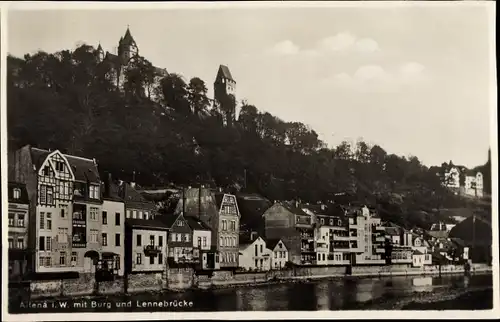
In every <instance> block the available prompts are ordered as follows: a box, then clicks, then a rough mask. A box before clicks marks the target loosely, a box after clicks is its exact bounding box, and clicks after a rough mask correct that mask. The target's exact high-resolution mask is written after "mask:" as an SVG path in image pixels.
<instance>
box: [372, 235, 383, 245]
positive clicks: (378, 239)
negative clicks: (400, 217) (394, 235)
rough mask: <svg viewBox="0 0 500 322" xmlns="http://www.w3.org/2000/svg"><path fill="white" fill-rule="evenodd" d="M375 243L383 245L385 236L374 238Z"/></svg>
mask: <svg viewBox="0 0 500 322" xmlns="http://www.w3.org/2000/svg"><path fill="white" fill-rule="evenodd" d="M373 241H376V242H381V243H383V242H384V241H385V237H384V236H380V237H375V238H373Z"/></svg>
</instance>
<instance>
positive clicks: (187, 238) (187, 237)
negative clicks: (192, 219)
mask: <svg viewBox="0 0 500 322" xmlns="http://www.w3.org/2000/svg"><path fill="white" fill-rule="evenodd" d="M190 240H191V238H190V237H189V234H184V241H185V242H189V241H190Z"/></svg>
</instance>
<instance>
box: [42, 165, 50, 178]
mask: <svg viewBox="0 0 500 322" xmlns="http://www.w3.org/2000/svg"><path fill="white" fill-rule="evenodd" d="M42 174H43V175H44V176H51V175H52V170H51V169H50V166H48V165H46V166H45V167H44V168H43V171H42Z"/></svg>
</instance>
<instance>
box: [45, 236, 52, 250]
mask: <svg viewBox="0 0 500 322" xmlns="http://www.w3.org/2000/svg"><path fill="white" fill-rule="evenodd" d="M51 242H52V240H51V239H50V237H46V238H45V250H46V251H50V250H52V245H51Z"/></svg>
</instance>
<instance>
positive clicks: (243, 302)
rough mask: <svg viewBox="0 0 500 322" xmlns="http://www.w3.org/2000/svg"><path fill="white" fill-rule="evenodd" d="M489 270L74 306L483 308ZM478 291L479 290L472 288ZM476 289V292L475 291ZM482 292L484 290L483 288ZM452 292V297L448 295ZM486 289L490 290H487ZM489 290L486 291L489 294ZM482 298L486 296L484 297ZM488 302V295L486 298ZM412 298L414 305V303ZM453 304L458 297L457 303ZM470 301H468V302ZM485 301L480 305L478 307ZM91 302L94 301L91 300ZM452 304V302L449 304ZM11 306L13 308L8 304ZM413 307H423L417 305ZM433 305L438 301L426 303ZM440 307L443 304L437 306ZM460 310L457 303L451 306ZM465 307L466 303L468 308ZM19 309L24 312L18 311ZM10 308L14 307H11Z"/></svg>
mask: <svg viewBox="0 0 500 322" xmlns="http://www.w3.org/2000/svg"><path fill="white" fill-rule="evenodd" d="M492 285H493V277H492V274H477V275H473V276H470V277H466V276H464V275H446V276H444V275H443V276H442V277H405V276H398V277H382V278H352V277H346V278H338V279H329V280H316V281H308V282H295V283H279V284H267V285H259V286H251V287H237V288H226V289H212V290H190V291H186V292H182V293H156V294H154V293H148V294H134V295H121V296H108V297H99V298H94V299H93V300H94V301H95V303H97V304H100V303H108V304H109V306H108V307H106V305H102V307H101V308H97V309H96V308H92V307H90V306H87V308H83V309H82V308H79V309H78V310H71V309H69V310H67V312H71V311H73V312H74V311H80V312H92V311H106V312H110V311H115V312H116V311H125V312H129V311H136V312H137V311H160V310H161V311H166V310H170V311H287V310H293V311H311V310H359V309H369V310H376V309H381V310H384V309H404V308H405V306H408V305H409V306H408V307H411V306H412V305H413V306H414V305H415V301H416V302H418V303H420V304H421V303H422V302H427V303H429V302H431V303H436V302H437V301H439V300H444V299H448V304H447V305H448V306H449V305H450V301H451V302H453V298H455V297H456V298H457V301H459V298H458V297H457V296H458V295H462V301H463V296H464V295H468V296H469V298H468V300H467V302H468V304H469V307H470V306H471V305H472V307H473V308H477V309H485V308H488V301H486V304H485V300H484V296H485V293H484V289H488V288H492ZM473 291H480V292H473ZM481 292H482V293H481ZM486 292H489V290H487V291H486ZM475 293H481V296H482V298H481V300H480V302H481V303H479V300H478V302H477V306H475V304H473V303H474V296H473V295H471V294H475ZM453 294H455V295H456V296H453ZM487 294H490V293H487ZM491 294H492V293H491ZM486 297H488V296H486ZM164 301H167V302H168V301H170V303H172V302H176V301H181V302H182V301H184V303H186V302H189V303H191V305H192V306H191V307H189V308H186V307H185V308H179V307H177V308H176V307H171V308H147V307H140V305H139V303H142V304H141V305H147V303H152V302H164ZM119 302H121V303H132V305H131V307H128V308H127V307H125V308H123V307H117V305H116V303H119ZM490 302H491V306H492V302H493V300H492V299H491V300H490ZM418 303H417V304H418ZM457 303H458V302H457ZM471 303H472V304H471ZM485 305H486V307H484V306H485ZM94 306H95V305H94ZM452 307H453V306H452ZM11 309H13V307H12V306H11ZM419 309H425V306H422V305H421V306H420V307H419ZM429 309H439V305H438V307H437V308H436V305H434V306H432V307H429ZM443 309H444V307H443ZM454 309H460V307H454ZM469 309H470V308H469ZM23 311H24V312H27V311H25V310H23ZM29 311H31V312H35V311H38V312H46V313H49V312H61V310H51V309H50V305H49V308H48V309H39V308H38V309H34V310H29ZM12 313H14V312H12Z"/></svg>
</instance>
